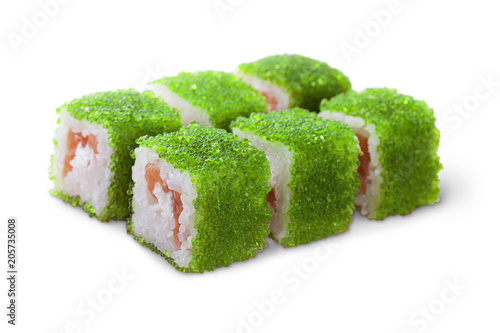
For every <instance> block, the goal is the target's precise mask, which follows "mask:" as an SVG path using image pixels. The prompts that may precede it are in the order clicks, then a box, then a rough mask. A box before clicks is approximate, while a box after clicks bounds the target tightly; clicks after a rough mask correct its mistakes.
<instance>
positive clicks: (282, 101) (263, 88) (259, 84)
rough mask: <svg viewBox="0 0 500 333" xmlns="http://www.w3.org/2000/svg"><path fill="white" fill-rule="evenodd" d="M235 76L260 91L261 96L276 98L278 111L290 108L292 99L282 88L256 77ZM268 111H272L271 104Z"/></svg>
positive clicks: (238, 74)
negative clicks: (263, 94)
mask: <svg viewBox="0 0 500 333" xmlns="http://www.w3.org/2000/svg"><path fill="white" fill-rule="evenodd" d="M235 74H236V75H237V76H239V77H240V78H241V79H243V81H245V83H247V84H249V85H251V86H252V87H253V88H254V89H255V90H258V91H259V92H260V93H261V94H262V93H265V94H266V95H267V96H269V97H270V98H274V99H275V100H276V101H277V105H276V111H280V110H286V109H288V106H289V105H290V97H289V96H288V94H287V93H286V91H285V89H283V88H282V87H280V86H278V85H276V84H274V83H271V82H269V81H264V80H261V79H259V78H258V77H256V76H251V75H243V74H240V73H235ZM267 111H271V106H270V105H269V104H268V108H267Z"/></svg>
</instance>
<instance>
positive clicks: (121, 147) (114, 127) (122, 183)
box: [51, 89, 182, 222]
mask: <svg viewBox="0 0 500 333" xmlns="http://www.w3.org/2000/svg"><path fill="white" fill-rule="evenodd" d="M61 110H65V111H66V112H68V113H69V114H70V115H71V116H72V117H73V118H75V119H77V120H86V121H89V122H90V123H96V124H99V125H101V126H102V127H103V128H104V129H106V130H107V132H108V134H109V142H108V144H109V146H110V147H111V148H112V149H113V154H112V155H111V161H110V166H109V167H110V170H111V172H112V173H114V177H113V178H112V179H111V184H110V186H109V188H108V204H107V206H106V207H105V208H104V210H103V211H102V212H101V213H100V214H99V215H98V216H97V219H98V220H100V221H102V222H108V221H109V220H111V219H114V220H123V219H125V218H126V217H127V216H129V215H130V210H129V200H130V199H129V194H127V191H128V189H129V183H130V182H131V181H132V178H131V176H132V171H131V168H132V165H133V159H132V157H131V156H130V151H131V150H132V149H134V148H136V147H137V144H136V142H135V141H136V139H137V138H139V137H141V136H144V135H157V134H160V133H164V132H171V131H176V130H178V129H179V128H180V127H181V126H182V119H181V117H180V115H179V112H178V111H177V110H175V109H172V108H171V107H169V106H168V105H167V104H166V103H165V102H163V101H162V100H161V99H160V98H157V97H155V96H154V94H153V93H152V92H150V91H146V92H143V93H139V92H137V91H135V90H132V89H130V90H118V91H109V92H101V93H94V94H90V95H86V96H84V97H82V98H80V99H75V100H73V101H71V102H68V103H66V104H64V105H63V106H61V107H60V108H58V109H57V113H60V112H61ZM54 144H55V145H57V142H54ZM52 160H53V159H52ZM51 179H53V176H52V177H51ZM51 193H52V194H53V195H54V196H56V197H59V198H62V199H63V200H64V201H65V202H68V201H69V202H71V203H72V204H73V206H76V205H79V206H82V207H83V209H84V210H85V211H87V212H89V213H90V216H94V215H95V209H94V208H93V207H92V206H91V205H90V204H89V203H86V202H82V201H81V200H80V197H79V196H76V197H72V196H69V195H67V194H66V193H64V192H62V191H56V190H52V191H51Z"/></svg>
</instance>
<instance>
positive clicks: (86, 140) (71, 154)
mask: <svg viewBox="0 0 500 333" xmlns="http://www.w3.org/2000/svg"><path fill="white" fill-rule="evenodd" d="M67 142H68V144H67V146H68V153H67V154H66V157H65V158H64V168H63V177H66V175H67V174H68V172H70V171H71V170H73V166H72V165H71V164H70V163H69V162H71V161H72V160H73V159H74V158H75V155H76V149H77V148H78V144H79V143H80V142H81V143H82V146H83V147H84V148H85V147H86V146H87V145H89V146H90V148H92V150H93V151H94V156H95V155H97V144H98V142H97V139H96V137H95V136H94V135H93V134H89V135H87V136H86V137H83V136H82V133H80V132H77V133H75V132H73V131H72V130H69V131H68V139H67ZM89 163H90V162H89Z"/></svg>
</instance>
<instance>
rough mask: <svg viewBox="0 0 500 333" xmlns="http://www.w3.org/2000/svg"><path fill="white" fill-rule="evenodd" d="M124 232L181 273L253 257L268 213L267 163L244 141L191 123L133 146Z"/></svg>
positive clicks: (260, 243)
mask: <svg viewBox="0 0 500 333" xmlns="http://www.w3.org/2000/svg"><path fill="white" fill-rule="evenodd" d="M138 143H139V147H138V148H137V149H135V152H134V155H135V164H134V166H133V169H132V170H133V171H132V178H133V181H134V186H133V189H132V193H133V196H132V209H133V214H132V217H131V219H130V220H129V222H128V231H129V233H131V234H133V235H134V236H135V239H136V240H138V241H139V242H140V243H141V244H142V245H144V246H146V247H148V248H150V249H151V250H153V251H154V252H156V253H158V254H160V255H161V256H163V257H164V258H165V259H166V260H167V261H168V262H170V263H171V264H172V265H173V266H174V267H176V269H178V270H180V271H182V272H202V271H204V270H213V269H215V268H217V267H223V266H228V265H229V264H231V263H232V262H235V261H242V260H246V259H248V258H250V257H253V256H255V255H256V254H257V253H258V252H259V251H261V250H262V249H263V247H265V245H266V243H265V237H266V236H267V235H268V234H269V229H268V224H269V220H270V219H271V215H272V212H271V210H270V209H269V207H268V204H267V201H266V195H267V193H268V192H269V190H270V188H269V185H268V180H269V177H270V175H271V173H270V169H269V162H268V160H267V159H266V156H265V154H264V153H263V152H261V151H259V150H258V149H256V148H255V147H253V145H252V144H251V142H249V141H248V140H243V141H240V140H239V139H238V138H237V137H235V136H234V135H231V134H229V133H227V132H225V131H224V130H222V129H216V128H213V127H205V126H199V125H196V124H194V123H192V124H191V125H189V126H187V127H183V128H182V129H180V130H179V131H178V132H174V133H170V134H164V135H159V136H156V137H144V138H141V139H140V140H138Z"/></svg>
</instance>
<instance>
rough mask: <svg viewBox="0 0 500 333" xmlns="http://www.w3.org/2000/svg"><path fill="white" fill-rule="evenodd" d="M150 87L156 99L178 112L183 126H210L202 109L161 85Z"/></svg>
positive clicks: (208, 119) (155, 84)
mask: <svg viewBox="0 0 500 333" xmlns="http://www.w3.org/2000/svg"><path fill="white" fill-rule="evenodd" d="M150 87H151V90H152V91H153V93H154V94H155V95H156V96H157V97H161V98H162V99H163V101H164V102H165V103H167V104H168V105H169V106H170V107H173V108H174V109H177V110H179V112H180V114H181V117H182V123H183V125H186V126H187V125H189V123H190V122H192V121H195V122H196V123H198V124H200V125H205V126H212V124H211V122H210V117H209V116H208V114H207V112H206V111H205V110H204V109H202V108H200V107H197V106H194V105H191V104H190V103H189V102H188V101H186V100H185V99H183V98H181V97H180V96H179V95H177V94H176V93H174V92H173V91H172V90H170V89H168V87H166V86H165V85H163V84H159V83H153V84H150Z"/></svg>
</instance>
